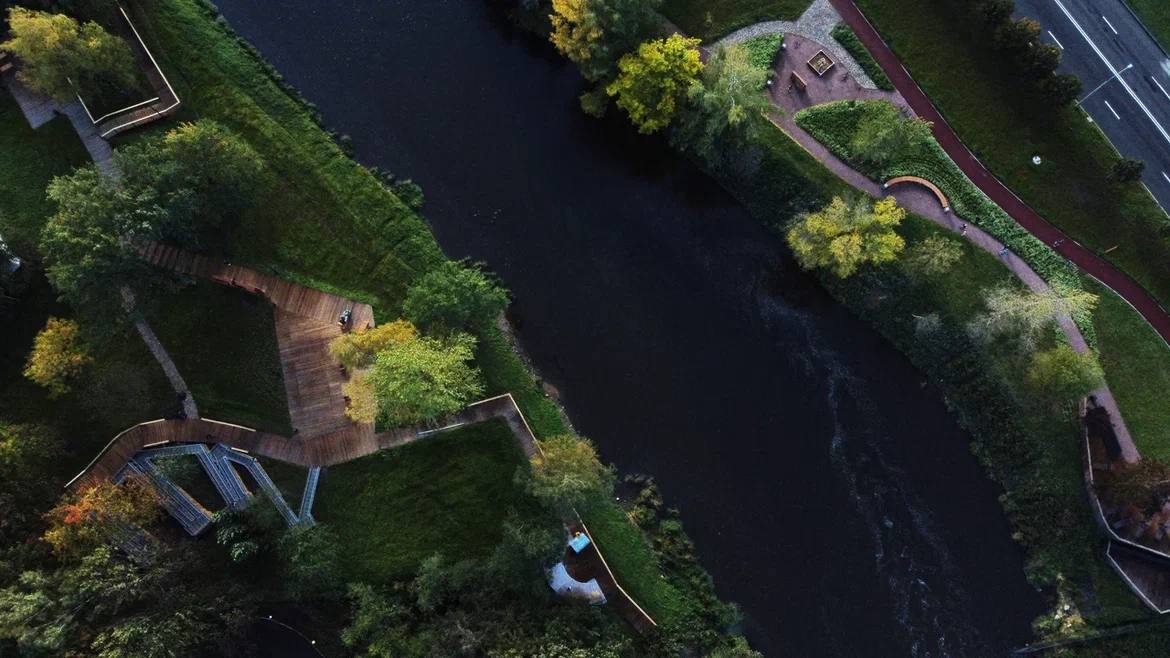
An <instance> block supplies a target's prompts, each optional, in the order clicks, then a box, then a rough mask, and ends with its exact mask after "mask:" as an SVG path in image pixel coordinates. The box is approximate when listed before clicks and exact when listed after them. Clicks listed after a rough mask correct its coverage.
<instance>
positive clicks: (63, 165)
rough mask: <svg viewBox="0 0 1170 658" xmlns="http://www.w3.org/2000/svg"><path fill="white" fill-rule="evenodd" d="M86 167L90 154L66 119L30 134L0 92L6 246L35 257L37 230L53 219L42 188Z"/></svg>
mask: <svg viewBox="0 0 1170 658" xmlns="http://www.w3.org/2000/svg"><path fill="white" fill-rule="evenodd" d="M87 162H89V154H88V153H86V151H85V147H83V146H82V145H81V140H79V139H78V138H77V133H75V132H74V131H73V126H72V125H70V124H69V121H68V120H67V119H63V118H57V119H54V120H52V121H50V122H49V123H47V124H45V125H44V126H41V128H40V129H39V130H33V129H32V128H30V127H29V125H28V122H27V121H26V120H25V118H24V115H23V114H21V112H20V107H19V106H18V105H17V104H16V100H15V99H13V98H12V96H11V95H10V94H9V93H8V92H7V91H0V181H3V184H0V236H3V237H4V239H5V241H7V242H8V244H9V246H11V247H12V248H13V249H15V250H16V251H17V252H18V253H20V254H21V255H24V256H32V255H34V251H33V248H34V247H35V245H36V243H37V241H38V240H39V238H40V234H41V227H42V226H44V224H45V220H46V219H48V217H49V215H51V214H52V213H53V206H52V204H51V203H50V202H49V200H48V199H46V198H45V187H46V186H47V185H48V184H49V181H50V180H52V178H53V177H54V176H59V175H62V174H67V173H69V172H70V171H72V169H73V168H74V167H76V166H78V165H83V164H85V163H87Z"/></svg>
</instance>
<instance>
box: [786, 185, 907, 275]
mask: <svg viewBox="0 0 1170 658" xmlns="http://www.w3.org/2000/svg"><path fill="white" fill-rule="evenodd" d="M905 216H906V211H905V210H903V209H902V208H899V207H898V204H897V202H896V201H894V199H892V198H885V199H882V200H880V201H878V202H877V203H874V204H872V205H871V204H870V201H869V200H868V199H858V200H857V201H855V202H854V203H853V204H848V203H846V202H845V201H844V200H842V199H841V198H840V197H834V198H833V200H832V201H831V202H830V203H829V205H828V206H826V207H824V208H823V209H821V210H820V211H819V212H815V213H810V214H807V215H804V216H803V217H801V218H800V220H799V221H797V222H796V224H795V225H793V227H792V228H790V229H789V230H788V235H787V237H788V244H789V246H791V247H792V251H793V252H794V253H795V254H796V259H797V260H798V261H800V264H801V266H802V267H804V268H806V269H812V268H814V267H827V268H830V269H831V270H832V271H833V273H834V274H836V275H837V276H838V277H841V278H846V277H848V276H851V275H852V274H853V273H854V272H856V271H857V268H858V267H860V266H861V265H862V264H865V263H873V264H881V263H887V262H890V261H893V260H895V259H896V258H897V257H898V254H900V253H902V250H903V249H904V248H905V246H906V242H905V240H903V239H902V237H901V236H900V235H898V233H897V231H896V229H897V228H898V225H899V224H901V222H902V219H903V218H904V217H905Z"/></svg>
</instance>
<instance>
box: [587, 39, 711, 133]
mask: <svg viewBox="0 0 1170 658" xmlns="http://www.w3.org/2000/svg"><path fill="white" fill-rule="evenodd" d="M701 70H703V62H702V61H701V60H700V59H699V40H698V39H688V38H686V37H682V36H679V35H677V34H672V35H670V36H669V37H667V38H666V39H656V40H654V41H648V42H646V43H643V44H642V45H641V46H639V47H638V50H637V51H636V52H632V53H629V54H628V55H625V56H623V57H622V58H621V60H620V61H618V76H617V79H616V80H614V81H613V82H611V83H610V84H609V85H607V86H606V88H605V93H607V94H609V95H610V96H616V97H617V104H618V107H620V108H622V109H623V110H625V111H626V113H627V114H629V115H630V120H631V121H633V122H634V125H635V126H637V127H638V132H640V133H644V134H649V133H653V132H657V131H659V130H662V129H663V128H665V127H666V126H668V125H670V120H671V119H673V118H674V115H675V113H676V112H678V108H679V104H680V103H681V101H682V99H683V97H684V96H685V95H686V93H687V89H688V88H690V86H691V85H692V84H694V83H695V81H696V80H697V79H698V76H699V71H701Z"/></svg>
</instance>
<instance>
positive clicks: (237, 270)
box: [140, 242, 374, 329]
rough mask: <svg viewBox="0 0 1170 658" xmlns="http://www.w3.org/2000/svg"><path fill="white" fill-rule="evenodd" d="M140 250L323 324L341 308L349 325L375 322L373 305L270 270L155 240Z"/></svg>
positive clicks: (185, 271)
mask: <svg viewBox="0 0 1170 658" xmlns="http://www.w3.org/2000/svg"><path fill="white" fill-rule="evenodd" d="M140 253H141V254H142V257H143V258H144V259H146V260H147V261H148V262H150V263H152V264H154V265H156V266H158V267H161V268H163V269H168V270H172V271H174V272H178V273H180V274H186V275H188V276H194V277H199V278H202V279H211V280H212V281H215V282H217V283H221V284H223V285H225V286H232V287H234V288H240V289H242V290H246V291H248V292H250V293H253V294H256V295H263V296H264V297H266V298H268V301H270V302H272V305H273V306H275V307H276V308H278V309H280V310H282V311H288V312H289V313H293V314H295V315H300V316H302V317H305V318H310V319H313V320H317V321H318V322H321V323H323V324H329V325H336V324H337V319H338V318H339V317H340V316H341V314H342V312H343V311H346V310H349V311H350V321H349V326H350V327H353V328H354V329H365V328H367V327H372V326H374V309H373V307H371V306H370V305H369V304H363V303H361V302H356V301H354V300H352V299H347V298H345V297H342V296H341V295H334V294H333V293H328V292H323V291H321V290H314V289H313V288H308V287H305V286H302V285H300V284H297V283H291V282H289V281H285V280H284V279H281V278H278V277H275V276H273V275H271V274H264V273H262V272H257V271H256V270H253V269H250V268H247V267H243V266H241V265H232V264H231V263H226V262H224V261H223V260H220V259H217V258H211V257H208V256H202V255H199V254H193V253H191V252H189V251H184V250H182V249H178V248H176V247H169V246H167V245H163V244H158V243H155V242H152V243H148V244H146V245H143V247H142V248H141V249H140Z"/></svg>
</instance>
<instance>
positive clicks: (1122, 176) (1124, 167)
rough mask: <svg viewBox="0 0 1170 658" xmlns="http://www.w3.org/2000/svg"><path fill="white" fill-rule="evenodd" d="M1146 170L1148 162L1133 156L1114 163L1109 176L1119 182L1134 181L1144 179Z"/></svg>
mask: <svg viewBox="0 0 1170 658" xmlns="http://www.w3.org/2000/svg"><path fill="white" fill-rule="evenodd" d="M1145 171H1146V163H1144V162H1142V161H1141V160H1134V159H1133V158H1122V159H1120V160H1118V161H1117V162H1114V163H1113V167H1112V169H1110V171H1109V177H1110V178H1112V179H1113V180H1115V181H1117V182H1118V183H1132V182H1135V181H1139V180H1141V179H1142V174H1143V173H1145Z"/></svg>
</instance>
